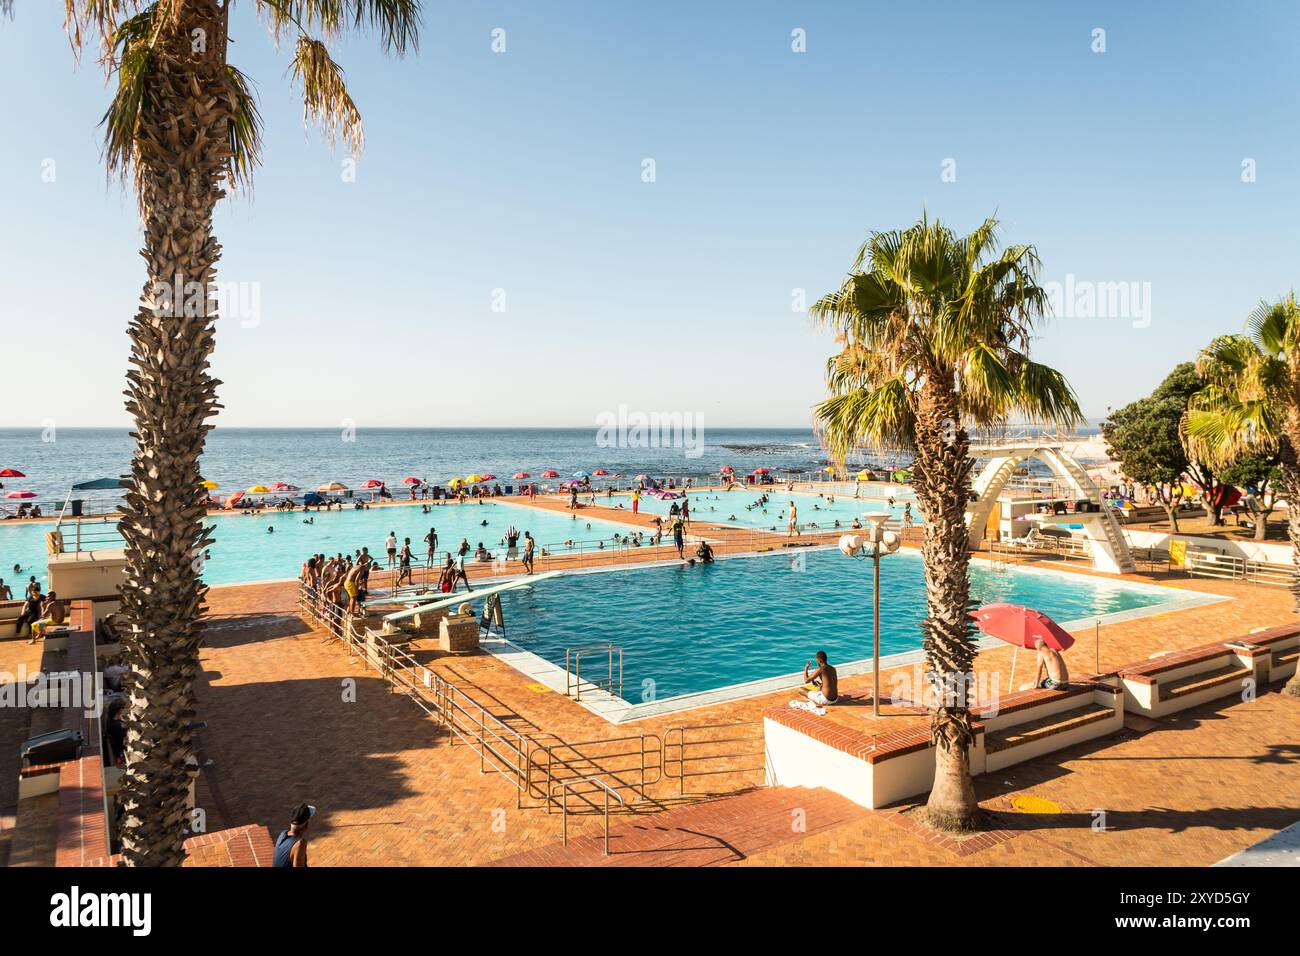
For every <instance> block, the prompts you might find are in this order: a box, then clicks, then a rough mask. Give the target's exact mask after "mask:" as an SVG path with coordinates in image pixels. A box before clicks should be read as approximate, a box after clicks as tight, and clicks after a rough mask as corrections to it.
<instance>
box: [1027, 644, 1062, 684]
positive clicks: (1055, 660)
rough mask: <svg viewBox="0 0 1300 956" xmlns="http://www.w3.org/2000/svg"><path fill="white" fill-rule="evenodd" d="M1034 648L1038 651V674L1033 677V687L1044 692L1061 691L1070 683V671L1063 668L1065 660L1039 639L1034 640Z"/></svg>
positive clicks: (1054, 649) (1058, 652)
mask: <svg viewBox="0 0 1300 956" xmlns="http://www.w3.org/2000/svg"><path fill="white" fill-rule="evenodd" d="M1034 648H1035V649H1036V650H1037V651H1038V672H1037V673H1036V674H1035V675H1034V686H1035V687H1040V688H1043V689H1044V690H1061V689H1062V688H1064V687H1065V685H1066V684H1068V683H1069V682H1070V671H1069V670H1068V669H1067V668H1066V666H1065V658H1064V657H1062V656H1061V652H1060V651H1058V650H1056V648H1054V647H1048V646H1047V642H1046V641H1044V640H1043V639H1042V638H1041V637H1040V638H1037V639H1035V641H1034Z"/></svg>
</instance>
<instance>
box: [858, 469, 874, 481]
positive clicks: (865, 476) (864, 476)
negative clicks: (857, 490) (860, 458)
mask: <svg viewBox="0 0 1300 956" xmlns="http://www.w3.org/2000/svg"><path fill="white" fill-rule="evenodd" d="M870 480H871V472H869V471H867V470H866V469H865V468H864V469H863V470H862V471H860V472H858V481H870Z"/></svg>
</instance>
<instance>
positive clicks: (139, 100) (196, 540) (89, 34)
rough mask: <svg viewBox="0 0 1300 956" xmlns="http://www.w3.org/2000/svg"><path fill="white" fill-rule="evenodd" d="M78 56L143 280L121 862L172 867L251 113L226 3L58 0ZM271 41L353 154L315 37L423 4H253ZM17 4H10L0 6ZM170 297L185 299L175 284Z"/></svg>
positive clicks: (342, 90)
mask: <svg viewBox="0 0 1300 956" xmlns="http://www.w3.org/2000/svg"><path fill="white" fill-rule="evenodd" d="M66 2H67V20H66V26H67V30H68V35H69V38H70V39H71V41H72V46H73V49H74V51H78V52H79V51H80V50H81V49H82V46H83V43H86V42H89V41H98V43H99V44H100V45H101V47H102V49H103V63H104V65H105V69H106V71H107V73H108V75H109V77H110V78H114V77H115V78H116V81H117V82H116V92H115V95H114V96H113V100H112V103H111V105H110V106H109V107H108V111H107V112H106V113H105V115H104V124H103V125H104V129H105V140H104V142H105V150H104V151H105V160H106V163H107V166H108V170H109V172H110V174H118V175H120V176H122V177H123V178H125V177H126V176H127V175H128V174H132V175H133V181H134V188H135V194H136V198H137V201H138V204H139V210H140V219H141V223H142V225H143V231H144V244H143V250H142V255H143V256H144V260H145V266H146V273H147V275H146V281H145V285H144V292H143V294H142V296H141V304H140V308H139V311H137V312H136V314H135V316H134V317H133V318H132V319H131V322H130V326H129V333H130V339H131V357H130V364H131V368H130V370H129V371H128V372H127V388H126V393H125V394H126V407H127V410H128V411H129V412H130V413H131V416H132V417H133V419H134V423H135V430H134V432H133V437H134V439H135V452H134V456H133V459H132V462H131V474H130V476H129V479H128V481H127V482H126V486H127V491H126V495H125V498H124V503H123V507H122V513H121V520H120V522H119V525H118V527H119V529H120V531H121V533H122V537H123V539H124V541H125V548H126V582H125V584H124V585H123V586H122V589H121V590H122V611H121V613H122V616H123V618H124V620H125V623H126V624H127V625H128V635H129V636H128V637H127V639H126V641H125V643H126V653H127V656H128V660H129V662H130V665H131V668H132V675H131V687H130V699H129V704H128V708H127V714H126V717H127V728H128V730H127V743H126V750H127V755H126V774H125V777H124V780H123V784H122V793H121V800H122V803H123V806H124V810H125V813H124V816H123V820H122V823H121V827H120V834H121V843H122V855H123V858H124V859H125V861H126V862H127V864H129V865H154V866H161V865H178V864H179V863H180V862H181V860H182V859H183V856H184V853H183V850H182V841H183V839H184V837H183V826H184V823H185V820H186V815H187V812H188V811H187V802H186V797H187V789H188V783H189V774H188V771H189V769H190V768H191V767H192V766H193V759H192V754H193V740H192V725H193V722H194V693H193V685H194V679H195V676H196V673H197V671H198V645H199V639H200V636H201V633H202V616H203V612H204V606H205V605H204V596H205V593H206V590H207V589H206V588H205V586H204V584H203V581H202V577H201V571H202V560H201V557H199V556H201V555H202V554H203V550H204V549H205V548H206V547H207V546H208V545H210V544H211V543H212V540H213V539H212V530H213V529H212V528H211V527H207V526H205V524H204V518H205V512H204V507H203V504H202V500H203V495H204V492H203V491H202V490H201V489H200V487H199V482H200V480H201V479H200V477H199V456H200V455H201V454H202V452H203V445H204V440H205V437H206V435H207V433H208V431H209V430H210V429H211V428H212V425H211V424H210V423H209V419H210V418H211V417H212V416H213V415H214V414H216V412H217V410H218V409H219V408H220V406H219V405H218V404H217V394H216V389H217V385H219V384H220V383H219V382H218V381H217V380H216V379H214V378H213V377H212V375H211V374H210V373H209V370H208V359H209V356H210V355H211V354H212V348H213V338H214V332H215V329H214V321H215V320H216V318H217V317H218V316H217V309H216V304H215V302H214V300H213V296H212V290H213V288H214V287H213V283H214V281H215V278H216V265H217V261H218V259H219V258H220V255H221V246H220V244H219V243H218V242H217V240H216V238H215V236H214V235H213V233H212V213H213V207H214V206H215V205H216V203H217V200H219V199H221V198H222V197H223V196H224V195H225V191H226V189H227V188H230V189H235V188H239V187H243V186H246V185H247V184H248V182H249V180H250V177H251V176H252V172H253V169H254V167H255V166H257V164H258V162H259V157H260V147H261V119H260V117H259V115H258V109H257V103H256V100H255V98H254V96H253V93H252V91H251V89H250V84H249V80H248V78H247V77H246V76H245V75H244V74H243V73H241V72H240V71H239V70H238V69H237V68H236V67H235V66H233V65H232V64H230V63H229V62H227V58H226V54H227V51H228V49H229V44H230V35H229V25H230V13H231V6H232V3H233V0H155V2H148V3H146V2H141V0H66ZM253 5H254V7H255V9H256V12H257V14H258V15H259V16H260V18H261V19H262V20H263V21H264V22H265V23H266V24H267V26H268V27H269V28H270V32H271V34H272V36H274V37H276V38H277V39H279V38H281V37H284V36H293V37H295V44H294V49H293V57H292V60H291V62H290V72H291V73H292V76H293V79H294V80H295V81H296V83H297V84H299V85H300V86H301V90H302V96H303V110H304V119H305V120H306V119H310V120H313V121H315V122H316V123H317V124H319V125H320V127H321V128H322V130H323V131H324V133H325V135H326V137H327V139H329V140H330V142H331V143H334V142H337V141H338V139H340V138H341V139H342V140H343V142H344V143H345V144H346V145H347V146H348V147H350V148H351V150H352V151H353V152H354V153H355V152H356V151H358V150H359V149H360V147H361V144H362V125H361V115H360V113H359V112H358V111H357V108H356V105H355V104H354V103H353V102H352V98H351V97H350V96H349V95H348V90H347V86H346V85H345V83H344V79H343V71H342V70H341V69H340V67H339V66H338V64H337V63H335V62H334V60H333V59H331V57H330V54H329V50H328V48H327V47H326V45H325V43H326V41H330V40H333V39H334V38H336V37H337V36H339V35H340V34H341V33H343V32H345V31H347V30H357V31H364V30H373V31H375V32H376V33H377V34H378V37H379V40H380V43H381V44H382V46H383V47H384V49H385V50H386V51H387V52H390V53H394V54H396V55H398V56H401V55H403V54H405V53H406V51H407V50H408V49H412V50H413V49H415V48H416V47H417V43H418V34H417V31H418V24H419V12H420V11H419V7H420V3H419V0H253ZM0 7H2V8H3V9H4V10H5V11H6V12H12V0H0ZM178 292H179V294H177V293H178Z"/></svg>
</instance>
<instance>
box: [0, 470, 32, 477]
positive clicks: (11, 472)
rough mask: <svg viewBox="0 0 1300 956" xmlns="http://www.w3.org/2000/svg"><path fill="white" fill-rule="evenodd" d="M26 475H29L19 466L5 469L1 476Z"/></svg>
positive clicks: (0, 472) (0, 473)
mask: <svg viewBox="0 0 1300 956" xmlns="http://www.w3.org/2000/svg"><path fill="white" fill-rule="evenodd" d="M26 477H27V476H26V475H24V474H23V473H22V472H21V471H19V470H18V469H17V468H6V469H4V470H3V471H0V478H26Z"/></svg>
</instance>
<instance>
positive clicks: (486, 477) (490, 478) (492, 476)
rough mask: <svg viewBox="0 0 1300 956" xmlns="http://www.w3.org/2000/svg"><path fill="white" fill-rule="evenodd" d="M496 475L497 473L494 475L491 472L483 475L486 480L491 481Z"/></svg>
mask: <svg viewBox="0 0 1300 956" xmlns="http://www.w3.org/2000/svg"><path fill="white" fill-rule="evenodd" d="M495 477H496V475H493V474H491V473H489V474H486V475H484V476H483V480H484V481H491V480H492V479H493V478H495Z"/></svg>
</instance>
